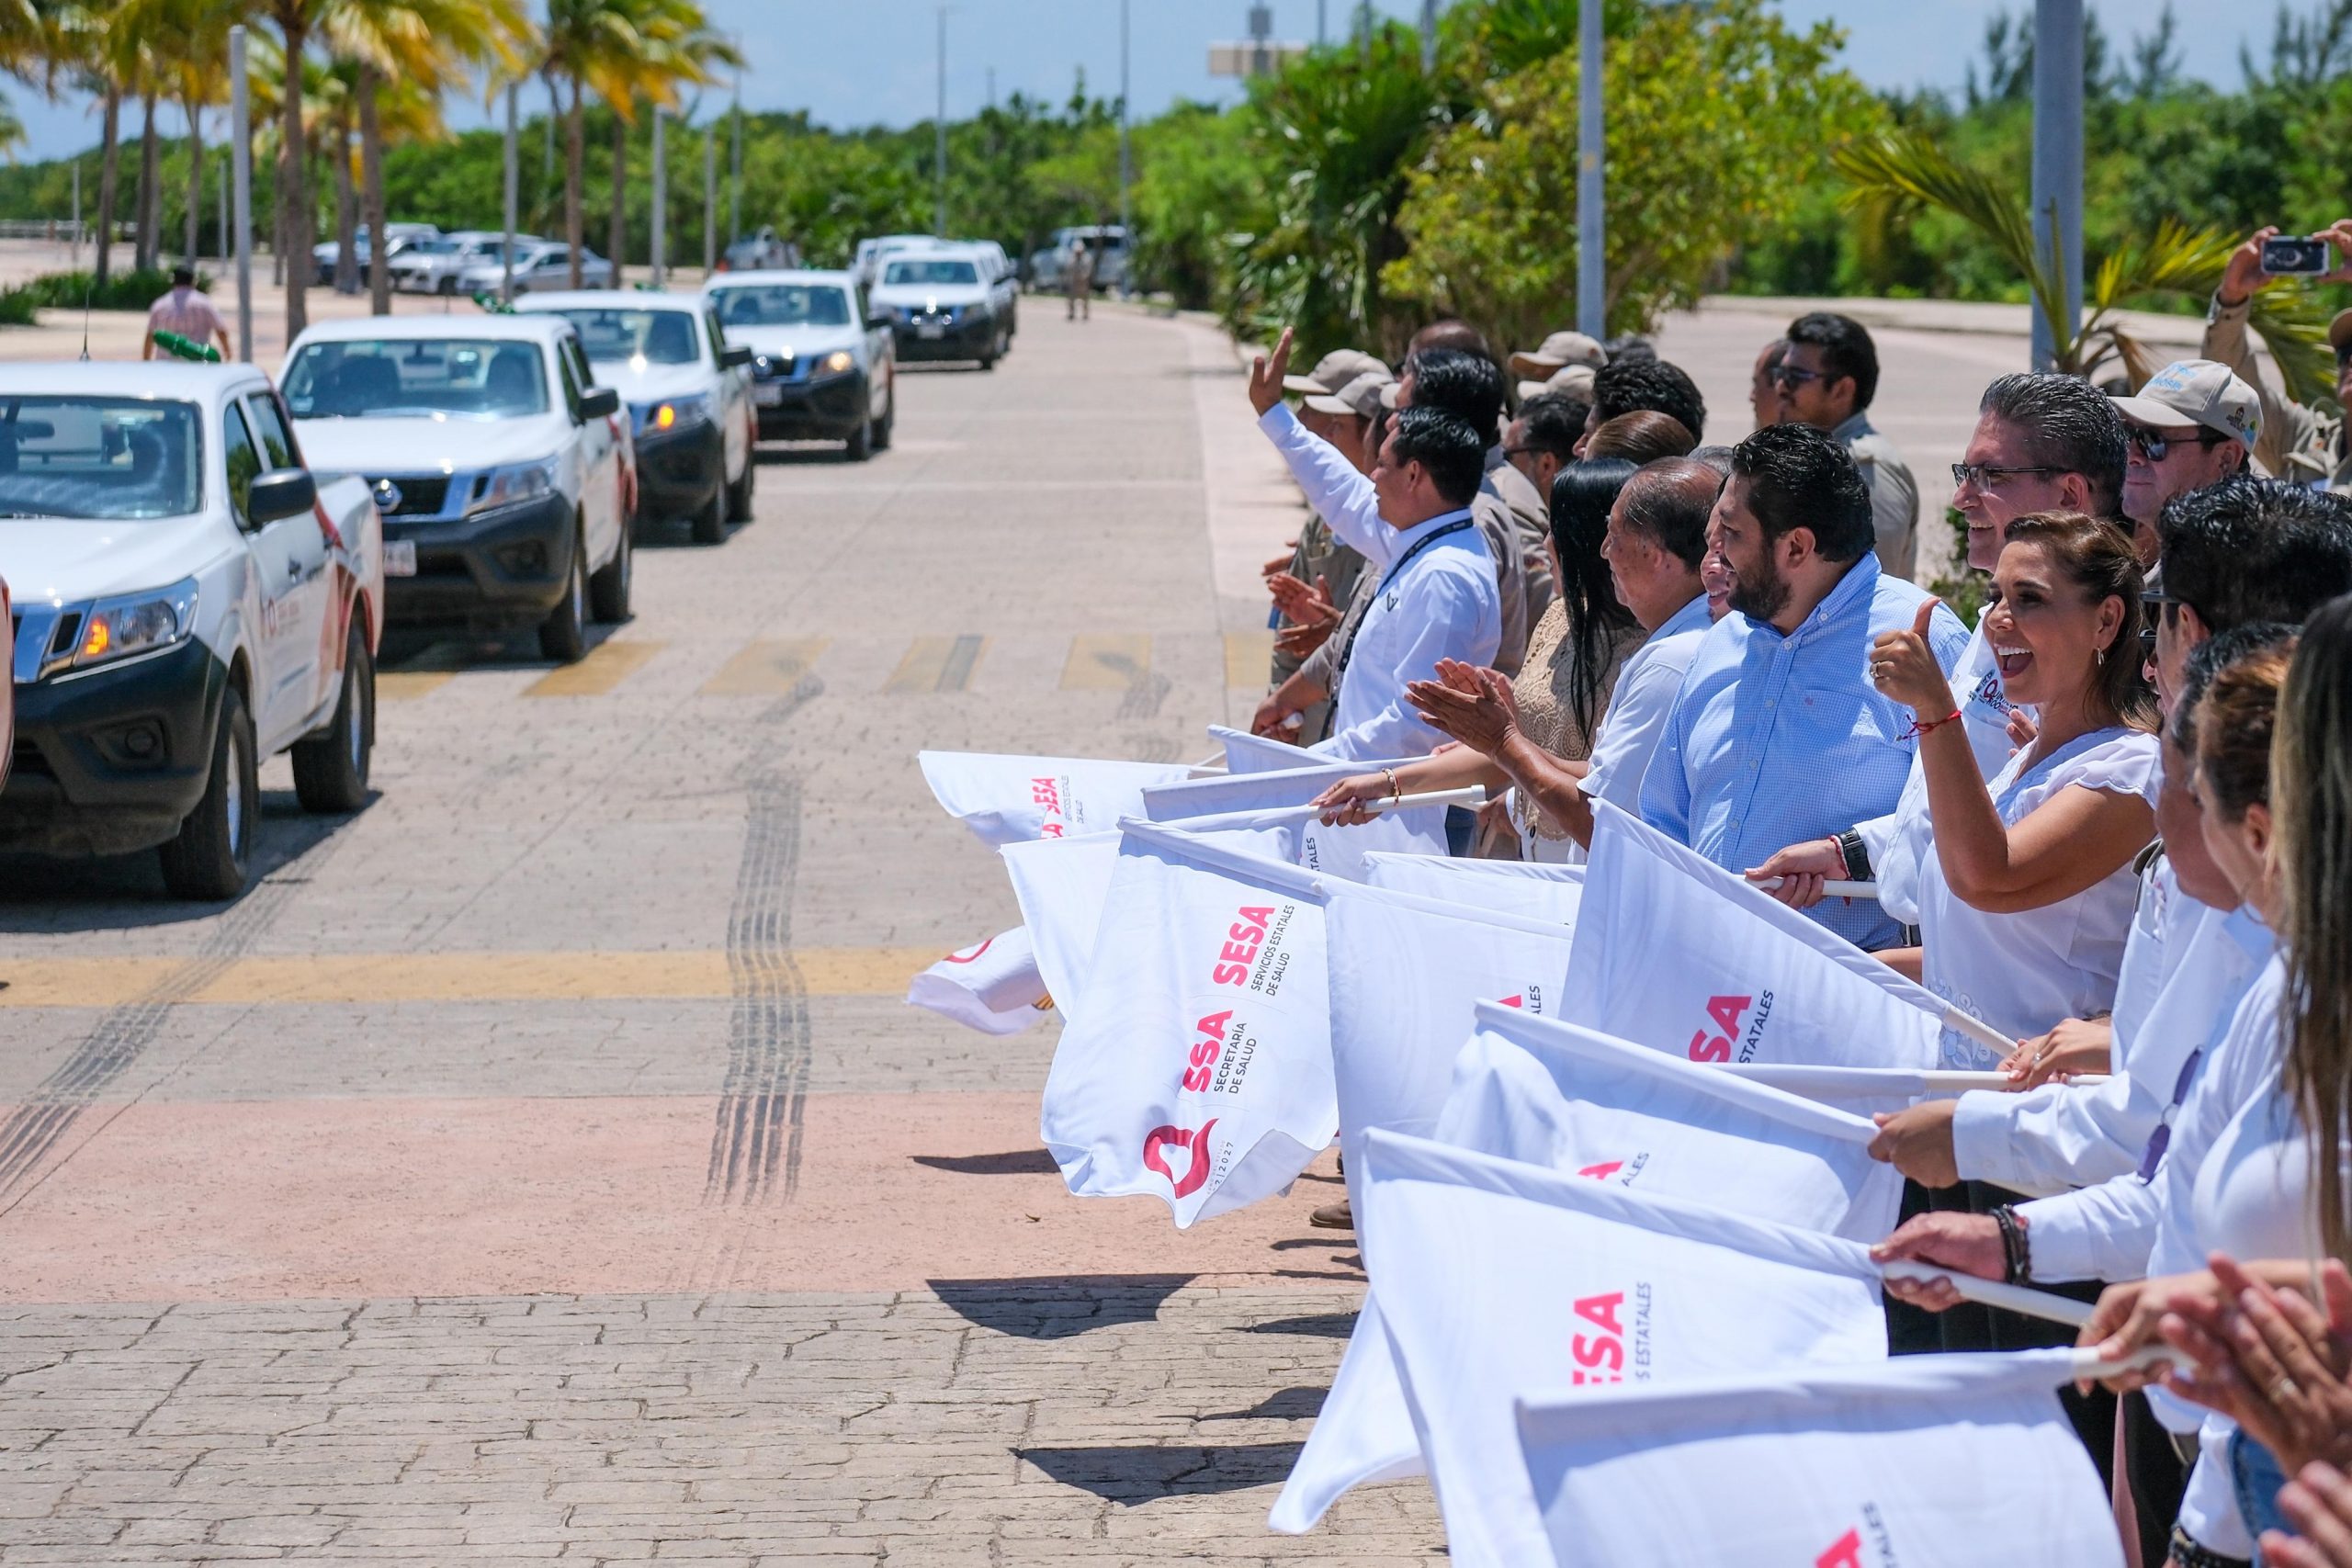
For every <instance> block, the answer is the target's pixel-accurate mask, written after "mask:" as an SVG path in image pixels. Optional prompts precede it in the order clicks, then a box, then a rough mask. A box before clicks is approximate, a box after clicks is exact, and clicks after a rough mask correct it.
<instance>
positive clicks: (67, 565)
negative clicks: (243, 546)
mask: <svg viewBox="0 0 2352 1568" xmlns="http://www.w3.org/2000/svg"><path fill="white" fill-rule="evenodd" d="M225 543H226V541H225V540H224V539H223V537H222V536H221V534H220V530H219V529H215V528H208V527H206V526H205V525H203V524H202V523H201V522H200V521H198V520H196V519H193V518H187V517H152V518H141V519H140V520H139V521H137V522H130V523H97V522H89V521H85V520H79V519H70V520H69V519H65V518H58V519H54V520H52V519H49V518H35V517H19V518H8V519H6V520H5V521H0V577H5V578H6V579H7V580H8V592H9V594H10V596H11V597H12V598H14V599H15V600H16V602H17V604H18V605H19V606H23V605H26V604H39V603H42V602H45V601H48V600H51V599H56V600H62V602H64V603H65V604H74V603H76V602H77V601H82V600H88V599H103V598H106V597H107V596H109V595H111V594H116V593H136V592H140V591H141V590H143V589H150V588H168V587H170V586H171V585H172V584H173V583H175V582H177V581H180V580H181V579H182V578H184V577H194V576H196V575H197V574H198V572H200V571H202V570H204V569H205V568H207V567H209V566H210V565H211V564H212V563H213V561H214V560H216V559H217V558H219V557H220V552H221V549H222V548H223V547H224V545H225Z"/></svg>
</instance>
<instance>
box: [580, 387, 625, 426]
mask: <svg viewBox="0 0 2352 1568" xmlns="http://www.w3.org/2000/svg"><path fill="white" fill-rule="evenodd" d="M618 412H621V394H620V390H619V389H617V388H615V387H591V388H589V389H587V390H586V391H584V392H582V393H581V394H580V417H581V418H582V419H583V420H588V419H610V418H611V417H612V416H613V415H615V414H616V413H618Z"/></svg>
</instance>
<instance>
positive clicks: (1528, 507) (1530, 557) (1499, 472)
mask: <svg viewBox="0 0 2352 1568" xmlns="http://www.w3.org/2000/svg"><path fill="white" fill-rule="evenodd" d="M1485 488H1486V489H1487V491H1491V492H1492V493H1493V495H1494V496H1495V499H1497V500H1498V501H1500V502H1502V503H1503V504H1504V505H1505V506H1508V507H1510V515H1511V520H1512V521H1513V522H1515V523H1517V524H1518V525H1519V559H1520V570H1521V575H1522V576H1523V577H1524V578H1525V579H1526V584H1527V625H1528V628H1529V635H1530V636H1532V635H1533V628H1534V626H1535V623H1536V622H1538V621H1540V620H1542V619H1543V618H1544V611H1545V610H1547V609H1549V608H1551V605H1552V592H1553V584H1552V559H1551V557H1550V556H1548V555H1546V554H1545V553H1544V545H1545V544H1546V543H1548V542H1549V541H1550V539H1551V537H1552V506H1551V502H1549V501H1548V500H1547V499H1546V498H1545V497H1544V496H1543V495H1542V494H1540V493H1538V492H1537V491H1536V489H1535V486H1534V485H1533V484H1532V482H1530V481H1529V479H1528V477H1527V476H1526V475H1525V474H1522V473H1521V472H1520V471H1519V469H1518V468H1515V467H1513V466H1512V464H1511V460H1510V458H1509V457H1504V456H1503V449H1502V448H1501V447H1499V446H1494V447H1489V448H1488V449H1487V479H1486V485H1485ZM1503 624H1504V629H1505V636H1504V638H1503V641H1504V645H1505V646H1506V647H1508V646H1510V636H1509V629H1510V612H1509V610H1508V609H1506V610H1505V612H1504V622H1503Z"/></svg>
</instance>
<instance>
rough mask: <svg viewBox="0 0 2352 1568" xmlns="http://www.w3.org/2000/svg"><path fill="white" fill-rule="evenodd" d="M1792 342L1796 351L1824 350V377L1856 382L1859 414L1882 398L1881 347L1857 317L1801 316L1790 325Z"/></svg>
mask: <svg viewBox="0 0 2352 1568" xmlns="http://www.w3.org/2000/svg"><path fill="white" fill-rule="evenodd" d="M1788 341H1789V344H1790V345H1791V346H1792V347H1793V346H1794V345H1796V344H1808V345H1810V346H1812V347H1814V348H1817V349H1819V350H1821V370H1822V374H1823V375H1825V376H1826V377H1828V378H1829V379H1830V380H1832V381H1835V380H1837V379H1838V378H1840V377H1850V378H1852V379H1853V383H1854V407H1855V409H1856V410H1857V411H1860V410H1862V409H1866V408H1868V407H1870V406H1871V399H1872V398H1874V397H1876V396H1878V346H1877V345H1876V344H1873V343H1871V334H1870V333H1868V332H1866V331H1864V330H1863V327H1862V323H1861V322H1860V321H1856V320H1854V318H1853V317H1851V316H1840V315H1837V314H1834V313H1833V312H1831V311H1828V310H1815V311H1812V312H1811V313H1809V314H1807V315H1803V316H1799V317H1798V318H1797V319H1796V320H1795V321H1791V322H1790V323H1789V338H1788ZM1824 390H1826V387H1825V388H1824Z"/></svg>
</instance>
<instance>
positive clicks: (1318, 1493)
mask: <svg viewBox="0 0 2352 1568" xmlns="http://www.w3.org/2000/svg"><path fill="white" fill-rule="evenodd" d="M1333 907H1334V908H1335V910H1336V909H1337V908H1340V907H1341V906H1340V902H1339V901H1336V900H1335V902H1334V906H1333ZM1345 1088H1346V1079H1345V1076H1344V1072H1343V1073H1342V1077H1341V1099H1340V1104H1341V1107H1342V1110H1343V1111H1344V1109H1345V1106H1346V1103H1347V1100H1346V1093H1345ZM1344 1120H1345V1119H1344V1115H1343V1117H1342V1123H1343V1125H1344ZM1875 1131H1876V1129H1875V1128H1874V1127H1873V1125H1872V1124H1871V1122H1869V1121H1868V1120H1866V1119H1864V1118H1862V1117H1860V1116H1856V1115H1852V1114H1849V1113H1848V1112H1844V1111H1836V1110H1831V1109H1829V1108H1827V1107H1825V1106H1819V1105H1815V1104H1813V1103H1811V1102H1809V1101H1807V1100H1801V1099H1798V1098H1797V1097H1795V1096H1792V1095H1787V1094H1783V1093H1781V1092H1779V1091H1777V1090H1774V1089H1765V1088H1763V1087H1762V1086H1759V1085H1756V1084H1750V1083H1745V1082H1742V1081H1740V1080H1739V1079H1737V1078H1736V1077H1732V1076H1731V1075H1729V1074H1726V1073H1724V1072H1721V1071H1719V1070H1717V1069H1713V1068H1710V1067H1702V1066H1692V1065H1691V1064H1690V1063H1688V1062H1683V1061H1679V1060H1677V1059H1676V1058H1674V1057H1672V1056H1669V1055H1666V1054H1665V1053H1664V1052H1660V1051H1651V1050H1647V1049H1645V1048H1643V1047H1641V1046H1637V1045H1634V1044H1632V1043H1629V1042H1626V1041H1622V1040H1612V1039H1611V1038H1609V1037H1608V1036H1606V1035H1601V1034H1596V1033H1594V1032H1591V1031H1589V1030H1585V1029H1580V1028H1577V1027H1576V1026H1574V1025H1570V1024H1562V1023H1557V1022H1555V1021H1549V1020H1545V1019H1540V1018H1532V1017H1529V1016H1527V1015H1526V1014H1525V1013H1524V1012H1523V1011H1521V1010H1514V1009H1511V1008H1508V1007H1497V1006H1493V1005H1490V1004H1481V1005H1480V1006H1479V1008H1478V1010H1477V1030H1476V1032H1475V1033H1474V1034H1472V1036H1471V1038H1470V1043H1468V1044H1467V1045H1465V1046H1464V1047H1463V1048H1462V1052H1461V1054H1460V1055H1459V1056H1457V1057H1456V1058H1455V1060H1454V1064H1453V1083H1452V1087H1451V1089H1449V1091H1448V1093H1447V1095H1446V1100H1445V1106H1444V1109H1443V1111H1442V1112H1441V1114H1440V1115H1439V1117H1438V1120H1437V1128H1436V1134H1435V1137H1436V1140H1437V1141H1438V1142H1440V1143H1442V1144H1447V1145H1453V1146H1456V1147H1462V1148H1468V1149H1473V1150H1476V1151H1477V1152H1478V1153H1481V1154H1487V1155H1492V1156H1497V1157H1499V1158H1503V1159H1512V1160H1520V1161H1523V1162H1526V1163H1530V1164H1533V1165H1540V1166H1545V1167H1549V1168H1552V1169H1554V1170H1556V1171H1560V1172H1563V1173H1568V1174H1573V1175H1576V1176H1578V1177H1583V1178H1586V1179H1590V1180H1595V1181H1603V1182H1608V1183H1610V1184H1611V1185H1614V1186H1617V1187H1620V1188H1624V1189H1628V1190H1633V1191H1635V1192H1639V1193H1642V1194H1645V1195H1649V1196H1656V1197H1665V1198H1679V1199H1688V1200H1690V1201H1693V1202H1698V1203H1704V1204H1708V1205H1710V1206H1713V1207H1716V1208H1720V1209H1722V1210H1724V1211H1725V1212H1726V1213H1736V1214H1745V1215H1748V1216H1751V1217H1753V1218H1756V1219H1760V1220H1770V1221H1772V1222H1775V1223H1777V1224H1784V1225H1793V1226H1796V1227H1799V1228H1801V1229H1805V1230H1813V1231H1820V1232H1823V1233H1825V1234H1834V1235H1841V1236H1845V1237H1847V1238H1849V1239H1851V1240H1856V1241H1860V1242H1865V1243H1867V1242H1874V1241H1877V1240H1878V1239H1880V1238H1881V1237H1882V1236H1883V1235H1886V1233H1887V1232H1888V1231H1889V1230H1891V1229H1893V1228H1894V1218H1895V1213H1896V1211H1897V1209H1898V1208H1899V1207H1900V1206H1901V1203H1902V1199H1903V1178H1902V1176H1901V1175H1900V1174H1899V1173H1898V1172H1896V1171H1895V1169H1894V1168H1893V1167H1892V1166H1887V1165H1881V1164H1880V1163H1878V1162H1877V1161H1875V1160H1873V1159H1871V1157H1870V1156H1869V1154H1868V1153H1867V1152H1866V1146H1867V1145H1868V1144H1869V1142H1870V1140H1871V1135H1872V1134H1873V1133H1874V1132H1875ZM1361 1164H1362V1162H1361V1159H1360V1158H1358V1159H1357V1161H1356V1165H1355V1166H1351V1175H1352V1173H1353V1171H1354V1169H1355V1168H1360V1166H1361ZM1379 1300H1380V1296H1379V1292H1377V1291H1375V1292H1373V1293H1372V1294H1371V1295H1369V1296H1368V1297H1367V1298H1366V1300H1365V1302H1364V1306H1363V1312H1362V1313H1361V1314H1359V1316H1358V1317H1357V1320H1356V1326H1355V1332H1354V1334H1353V1335H1352V1337H1350V1339H1349V1341H1348V1348H1347V1351H1346V1353H1345V1354H1344V1355H1343V1356H1342V1357H1341V1358H1340V1370H1339V1373H1338V1375H1337V1376H1336V1377H1334V1378H1333V1379H1332V1382H1331V1392H1330V1393H1329V1396H1328V1397H1327V1398H1326V1399H1325V1400H1324V1402H1323V1410H1322V1413H1321V1414H1320V1415H1319V1416H1317V1418H1316V1422H1315V1427H1314V1428H1313V1430H1312V1431H1310V1432H1309V1433H1308V1435H1307V1439H1306V1448H1305V1450H1303V1451H1302V1452H1301V1453H1300V1455H1299V1458H1298V1462H1297V1464H1296V1465H1295V1467H1294V1468H1293V1470H1292V1472H1291V1477H1290V1480H1289V1482H1288V1483H1286V1484H1285V1486H1284V1488H1283V1496H1282V1499H1281V1501H1280V1502H1278V1503H1277V1504H1276V1505H1275V1510H1274V1527H1275V1528H1276V1529H1287V1530H1293V1531H1297V1530H1304V1529H1309V1528H1311V1527H1312V1526H1313V1525H1314V1523H1315V1521H1316V1520H1317V1518H1318V1517H1320V1516H1321V1515H1322V1513H1323V1511H1324V1509H1326V1508H1328V1507H1329V1506H1330V1505H1331V1503H1332V1501H1333V1500H1334V1499H1336V1498H1337V1497H1339V1495H1340V1494H1341V1493H1343V1492H1345V1491H1347V1490H1348V1489H1349V1488H1350V1487H1352V1486H1361V1485H1363V1484H1364V1483H1367V1482H1372V1481H1376V1480H1382V1479H1386V1478H1388V1477H1391V1476H1396V1475H1415V1474H1419V1473H1421V1462H1420V1441H1419V1438H1417V1437H1416V1436H1415V1434H1414V1430H1413V1427H1412V1424H1411V1419H1410V1415H1409V1412H1408V1409H1407V1406H1406V1404H1405V1396H1404V1391H1403V1389H1402V1388H1401V1387H1400V1386H1399V1384H1398V1382H1397V1365H1396V1359H1395V1358H1394V1357H1393V1356H1392V1355H1391V1353H1390V1351H1389V1348H1388V1341H1387V1338H1386V1336H1385V1330H1384V1329H1383V1327H1382V1325H1381V1322H1380V1309H1379Z"/></svg>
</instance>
